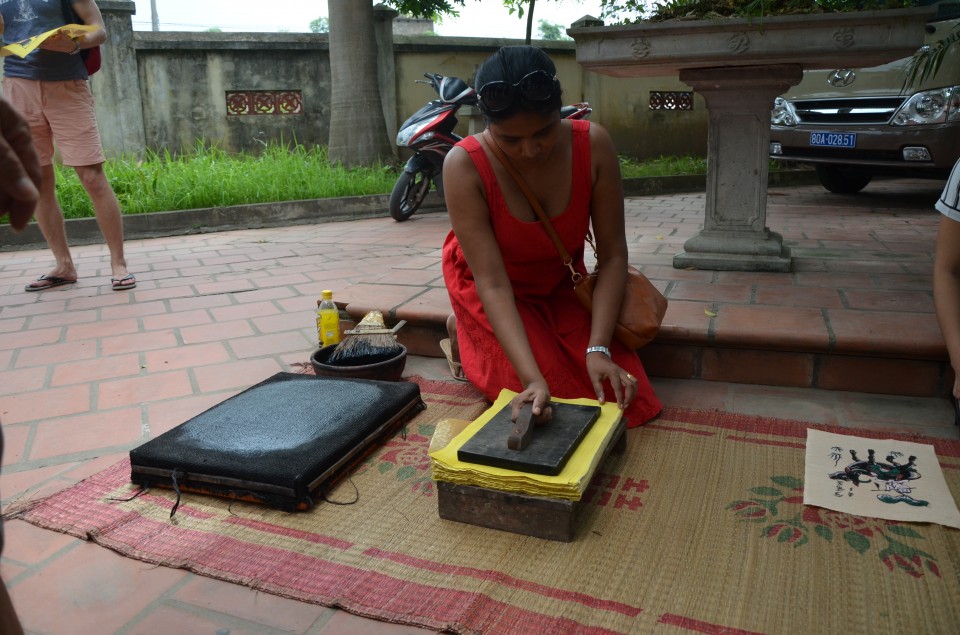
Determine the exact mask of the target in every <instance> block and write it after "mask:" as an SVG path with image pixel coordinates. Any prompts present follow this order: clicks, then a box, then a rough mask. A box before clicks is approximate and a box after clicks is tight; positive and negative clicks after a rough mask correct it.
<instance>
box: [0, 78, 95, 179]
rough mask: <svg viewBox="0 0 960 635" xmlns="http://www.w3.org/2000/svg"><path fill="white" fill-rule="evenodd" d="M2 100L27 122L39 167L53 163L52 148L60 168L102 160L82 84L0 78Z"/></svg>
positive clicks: (90, 101) (90, 105)
mask: <svg viewBox="0 0 960 635" xmlns="http://www.w3.org/2000/svg"><path fill="white" fill-rule="evenodd" d="M3 96H4V97H6V98H7V100H8V101H9V102H10V103H11V104H13V107H14V108H16V109H17V110H18V111H20V114H22V115H23V118H24V119H26V120H27V124H28V125H29V126H30V133H31V134H32V135H33V143H34V145H35V146H36V147H37V154H38V155H39V157H40V165H51V164H52V163H53V152H54V150H53V146H54V144H56V146H57V150H58V151H59V152H60V158H61V159H62V160H63V164H64V165H69V166H78V165H96V164H98V163H103V162H104V161H105V160H106V158H105V157H104V155H103V146H102V145H101V143H100V130H99V129H98V128H97V117H96V114H95V113H94V110H93V95H92V94H91V93H90V87H89V86H88V85H87V82H86V80H82V79H73V80H67V81H62V82H41V81H37V80H33V79H21V78H19V77H4V78H3Z"/></svg>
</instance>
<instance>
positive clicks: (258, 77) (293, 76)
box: [91, 0, 707, 158]
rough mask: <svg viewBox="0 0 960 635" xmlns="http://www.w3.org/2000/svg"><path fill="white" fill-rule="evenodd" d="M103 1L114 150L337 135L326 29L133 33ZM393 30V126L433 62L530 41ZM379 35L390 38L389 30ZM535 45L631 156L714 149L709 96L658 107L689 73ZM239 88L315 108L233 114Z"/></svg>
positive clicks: (475, 57) (103, 110) (458, 60)
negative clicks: (593, 68) (688, 105)
mask: <svg viewBox="0 0 960 635" xmlns="http://www.w3.org/2000/svg"><path fill="white" fill-rule="evenodd" d="M98 5H99V6H100V9H101V12H102V13H103V14H104V18H105V20H106V23H107V27H108V30H109V34H110V39H109V41H108V44H107V46H105V47H104V69H103V70H102V71H101V72H100V73H98V74H97V75H95V76H94V78H93V79H92V81H91V87H92V89H93V92H94V95H95V97H96V98H97V112H98V118H99V121H100V125H101V133H102V134H103V137H104V146H105V149H106V150H107V153H108V155H112V156H116V155H120V154H137V153H139V152H140V151H142V149H143V148H151V149H154V150H159V151H162V150H170V151H171V152H177V151H179V150H180V149H182V148H188V147H191V146H193V145H194V143H196V140H198V139H203V140H205V141H206V142H208V143H217V144H219V145H220V146H221V147H223V148H225V149H228V150H232V151H237V150H256V149H257V148H258V147H262V144H263V143H267V142H270V141H274V140H280V139H284V140H293V139H296V140H297V141H298V142H300V143H304V144H306V145H308V146H311V145H324V144H326V143H327V139H328V137H329V117H330V109H329V104H330V69H329V63H330V62H329V55H328V52H329V49H328V40H327V35H326V34H291V33H206V32H204V33H198V32H189V33H187V32H148V31H133V30H132V16H133V14H134V11H135V5H134V3H133V2H129V1H127V0H98ZM392 39H393V46H392V49H393V50H392V55H390V57H389V58H385V59H384V60H382V61H381V66H382V67H383V68H385V69H391V67H392V70H391V71H390V72H389V73H388V75H387V77H392V78H393V84H392V85H389V86H384V88H385V89H384V90H383V91H382V93H383V95H382V96H383V98H384V100H385V104H384V112H385V113H387V114H385V116H386V117H387V119H388V120H387V130H388V131H390V132H391V134H393V133H394V131H395V130H396V129H397V127H398V125H399V124H400V123H402V122H403V121H404V120H405V119H406V118H407V117H408V116H409V115H410V114H412V113H413V112H414V111H416V110H417V109H419V108H420V107H421V106H423V105H424V104H425V103H426V102H427V101H428V100H429V99H432V98H434V97H435V94H434V93H433V91H432V90H431V89H430V88H429V86H427V85H424V84H416V83H415V81H414V80H416V79H422V78H423V73H424V72H425V71H433V72H439V73H443V74H445V75H456V76H459V77H462V78H463V79H465V80H467V81H468V82H469V81H472V80H473V77H474V74H475V72H476V69H477V67H478V66H479V65H480V63H481V62H483V60H484V59H486V58H487V57H488V56H489V55H491V54H492V53H493V52H494V51H495V50H496V49H497V48H498V47H499V46H504V45H509V44H519V43H522V42H519V41H513V40H500V39H488V38H449V37H439V36H431V35H424V36H416V35H414V36H404V35H400V34H397V33H395V34H394V35H393V38H392ZM387 40H389V38H387ZM378 41H380V42H383V41H384V39H383V38H382V37H379V36H378ZM535 44H536V45H538V46H541V47H542V48H544V49H545V50H546V51H547V52H548V53H549V54H550V55H551V57H552V58H553V59H554V60H555V61H556V63H557V66H558V71H559V76H560V81H561V84H562V85H563V88H564V101H565V102H567V103H573V102H577V101H589V102H590V104H591V106H593V109H594V112H593V115H592V119H593V120H594V121H596V122H599V123H601V124H603V125H604V126H606V127H607V128H608V129H609V130H610V131H611V133H612V134H613V137H614V139H615V141H616V143H617V147H618V149H619V150H620V152H621V153H623V154H626V155H629V156H633V157H637V158H649V157H656V156H660V155H677V154H695V155H701V156H702V155H705V154H706V137H707V133H706V129H707V111H706V107H705V105H704V103H703V100H702V99H701V98H700V97H696V98H695V100H694V109H693V110H692V111H679V110H670V111H651V110H650V109H649V93H650V91H652V90H656V91H689V90H690V89H689V88H688V87H687V86H685V85H684V84H681V83H680V82H679V80H678V79H677V78H675V77H663V78H643V79H616V78H610V77H604V76H600V75H596V74H594V73H590V72H588V71H585V70H583V68H582V67H581V66H580V65H579V64H577V62H576V54H575V46H574V44H573V42H570V41H561V42H551V41H537V42H535ZM381 83H382V84H383V83H384V81H381ZM228 91H300V94H302V107H303V111H302V113H301V114H282V115H240V116H235V115H228V113H227V105H226V93H227V92H228ZM393 94H395V97H394V96H393ZM389 113H393V116H394V120H393V121H390V114H389ZM464 115H466V116H464ZM460 119H461V124H460V126H459V128H458V132H459V133H460V134H467V133H468V129H469V125H468V120H469V119H470V117H469V113H465V112H464V111H463V110H462V111H461V117H460Z"/></svg>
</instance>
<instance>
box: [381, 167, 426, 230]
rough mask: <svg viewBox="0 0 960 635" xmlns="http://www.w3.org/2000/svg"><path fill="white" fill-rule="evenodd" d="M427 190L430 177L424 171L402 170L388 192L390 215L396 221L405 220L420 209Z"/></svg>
mask: <svg viewBox="0 0 960 635" xmlns="http://www.w3.org/2000/svg"><path fill="white" fill-rule="evenodd" d="M429 191H430V177H429V176H428V175H427V173H426V172H423V171H418V172H407V171H406V170H404V172H403V173H402V174H401V175H400V178H399V179H397V184H396V185H394V186H393V192H392V193H391V194H390V216H392V217H393V219H394V220H396V221H405V220H407V219H408V218H410V217H411V216H413V213H414V212H416V211H417V210H418V209H420V205H421V204H422V203H423V199H425V198H426V197H427V193H428V192H429Z"/></svg>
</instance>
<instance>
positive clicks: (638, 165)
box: [620, 157, 707, 179]
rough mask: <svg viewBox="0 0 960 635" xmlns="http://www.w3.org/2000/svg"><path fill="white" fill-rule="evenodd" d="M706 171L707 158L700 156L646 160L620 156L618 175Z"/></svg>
mask: <svg viewBox="0 0 960 635" xmlns="http://www.w3.org/2000/svg"><path fill="white" fill-rule="evenodd" d="M706 173H707V160H706V159H705V158H702V157H660V158H658V159H649V160H646V161H636V160H633V159H627V158H625V157H620V175H621V176H622V177H623V178H625V179H637V178H645V177H651V176H674V175H677V174H706Z"/></svg>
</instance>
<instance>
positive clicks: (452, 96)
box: [439, 77, 473, 104]
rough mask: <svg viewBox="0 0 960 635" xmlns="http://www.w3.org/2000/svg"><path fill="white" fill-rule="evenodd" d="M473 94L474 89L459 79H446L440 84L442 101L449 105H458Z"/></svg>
mask: <svg viewBox="0 0 960 635" xmlns="http://www.w3.org/2000/svg"><path fill="white" fill-rule="evenodd" d="M472 92H473V89H472V88H470V87H469V86H468V85H467V83H466V82H465V81H463V80H462V79H460V78H459V77H444V78H443V81H441V82H440V91H439V93H440V99H442V100H443V101H444V103H447V104H453V103H456V102H458V101H460V100H462V99H463V98H464V97H466V96H467V94H469V93H472Z"/></svg>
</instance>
